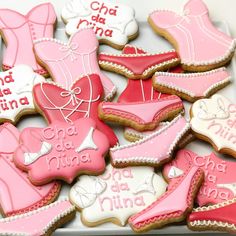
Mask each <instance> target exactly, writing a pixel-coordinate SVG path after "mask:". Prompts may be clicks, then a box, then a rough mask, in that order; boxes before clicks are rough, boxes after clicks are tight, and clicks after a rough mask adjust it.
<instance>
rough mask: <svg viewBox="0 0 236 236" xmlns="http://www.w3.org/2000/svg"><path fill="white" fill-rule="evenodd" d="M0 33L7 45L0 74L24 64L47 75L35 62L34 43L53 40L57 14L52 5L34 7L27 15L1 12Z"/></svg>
mask: <svg viewBox="0 0 236 236" xmlns="http://www.w3.org/2000/svg"><path fill="white" fill-rule="evenodd" d="M0 16H1V18H0V33H1V35H2V36H3V39H4V42H5V44H6V51H5V52H4V54H3V65H2V67H3V70H9V69H11V68H13V67H14V66H16V65H19V64H26V65H29V66H30V67H32V68H33V70H34V71H35V72H36V73H38V74H41V75H45V76H46V75H48V72H47V71H46V70H45V69H44V68H42V67H41V66H40V65H39V64H38V63H37V61H36V58H35V55H34V52H33V41H34V40H37V39H39V38H43V37H49V38H52V37H53V31H54V25H55V23H56V19H57V16H56V13H55V10H54V8H53V5H52V4H51V3H43V4H39V5H37V6H35V7H34V8H33V9H31V10H30V11H29V12H28V13H27V14H26V15H22V14H21V13H19V12H16V11H13V10H10V9H0Z"/></svg>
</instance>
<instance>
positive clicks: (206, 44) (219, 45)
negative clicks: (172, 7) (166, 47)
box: [150, 0, 236, 66]
mask: <svg viewBox="0 0 236 236" xmlns="http://www.w3.org/2000/svg"><path fill="white" fill-rule="evenodd" d="M150 20H151V22H152V23H153V24H154V25H155V26H156V27H158V28H160V29H162V30H165V31H166V32H167V33H168V34H170V35H171V37H173V38H174V39H175V41H176V43H177V45H178V52H179V55H180V58H181V62H182V63H183V64H186V65H189V66H191V65H193V66H199V65H200V66H206V65H209V64H218V63H223V62H224V61H226V60H227V58H228V57H229V56H230V55H231V54H232V53H233V52H234V50H235V46H236V41H235V40H234V39H232V38H231V37H229V36H228V35H226V34H225V33H223V32H221V31H220V30H218V29H217V28H216V27H215V26H214V25H213V24H212V22H211V20H210V19H209V13H208V9H207V6H206V5H205V4H204V3H203V1H201V0H189V1H188V2H187V3H186V5H185V6H184V9H183V13H182V15H178V14H177V13H175V12H172V11H161V10H157V11H154V12H153V13H151V14H150ZM209 48H210V49H211V50H208V49H209Z"/></svg>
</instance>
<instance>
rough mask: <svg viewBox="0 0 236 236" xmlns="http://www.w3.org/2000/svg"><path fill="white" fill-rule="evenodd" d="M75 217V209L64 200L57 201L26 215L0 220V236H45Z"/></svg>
mask: <svg viewBox="0 0 236 236" xmlns="http://www.w3.org/2000/svg"><path fill="white" fill-rule="evenodd" d="M73 217H75V207H74V206H72V205H71V203H70V202H69V201H68V200H67V199H65V200H58V201H56V202H54V203H52V204H50V205H48V206H45V207H42V208H39V209H37V210H34V211H31V212H29V213H26V214H22V215H17V216H12V217H9V218H5V219H1V220H0V229H1V232H0V235H2V236H5V235H8V236H39V235H42V236H46V235H48V234H49V232H50V231H51V230H52V229H54V230H55V229H56V228H59V227H60V226H62V225H63V224H65V223H66V222H68V221H69V220H71V219H72V218H73Z"/></svg>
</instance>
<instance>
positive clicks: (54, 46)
mask: <svg viewBox="0 0 236 236" xmlns="http://www.w3.org/2000/svg"><path fill="white" fill-rule="evenodd" d="M98 46H99V44H98V40H97V39H96V35H95V34H94V32H93V30H92V29H81V30H78V31H77V32H76V33H75V34H73V35H72V36H71V37H70V39H69V42H68V43H63V42H61V41H59V40H56V39H52V38H43V39H39V40H38V41H35V42H34V51H35V53H36V55H37V57H38V58H39V59H40V60H41V61H42V63H43V64H44V65H45V66H46V67H47V68H48V70H49V73H50V75H51V76H52V77H53V79H54V81H55V82H57V83H58V84H60V85H62V86H63V87H64V88H66V89H69V88H70V87H71V85H72V84H73V83H74V81H75V80H76V79H78V78H79V77H80V76H83V75H86V74H92V73H95V74H98V75H99V76H100V78H101V81H102V84H103V87H104V91H105V98H106V99H111V98H112V97H113V95H114V94H115V92H116V88H115V86H114V85H113V83H112V82H111V80H110V79H109V78H108V77H107V76H105V75H104V74H103V73H102V72H101V70H100V68H99V65H98V61H97V50H98Z"/></svg>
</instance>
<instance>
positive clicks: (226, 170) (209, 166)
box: [163, 150, 236, 206]
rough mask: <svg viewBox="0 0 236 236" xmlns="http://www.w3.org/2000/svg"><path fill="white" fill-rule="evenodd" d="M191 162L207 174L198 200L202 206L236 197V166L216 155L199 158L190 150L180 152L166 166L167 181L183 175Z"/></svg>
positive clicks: (164, 171) (164, 172)
mask: <svg viewBox="0 0 236 236" xmlns="http://www.w3.org/2000/svg"><path fill="white" fill-rule="evenodd" d="M189 162H191V163H193V165H195V166H197V167H200V168H201V169H202V170H203V171H204V172H205V180H204V182H203V185H202V187H201V188H200V190H199V192H198V195H197V198H196V201H197V203H198V204H199V205H200V206H204V205H209V204H216V203H220V202H224V201H226V200H229V199H232V198H234V197H236V187H235V186H236V182H235V176H234V173H235V168H236V164H235V163H234V162H232V161H231V162H230V161H226V160H223V159H221V158H219V157H218V156H217V155H215V154H214V153H211V154H210V155H207V156H199V155H198V154H196V153H194V152H192V151H190V150H180V151H179V152H178V153H177V154H176V158H175V159H174V160H173V161H172V162H171V163H168V164H166V165H165V166H164V169H163V174H164V176H165V179H168V181H169V182H170V181H172V180H174V179H176V178H178V177H179V176H181V175H183V174H184V173H185V171H186V169H187V168H188V163H189Z"/></svg>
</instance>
